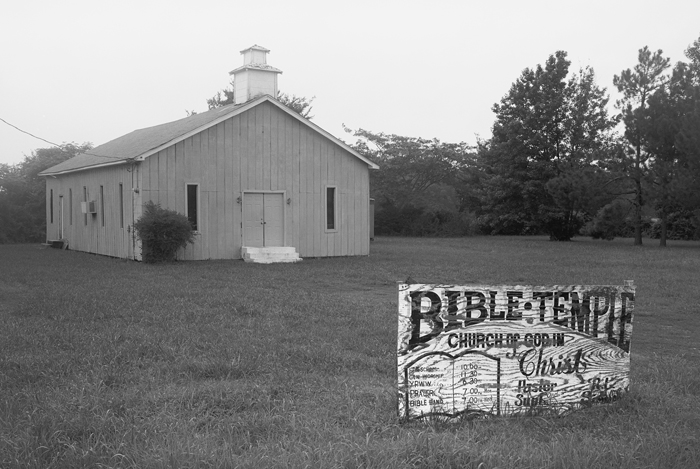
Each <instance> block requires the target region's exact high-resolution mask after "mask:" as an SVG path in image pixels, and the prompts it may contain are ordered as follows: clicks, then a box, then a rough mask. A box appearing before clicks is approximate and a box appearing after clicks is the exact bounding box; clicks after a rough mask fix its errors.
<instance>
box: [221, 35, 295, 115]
mask: <svg viewBox="0 0 700 469" xmlns="http://www.w3.org/2000/svg"><path fill="white" fill-rule="evenodd" d="M268 52H270V50H269V49H265V48H264V47H261V46H259V45H257V44H256V45H254V46H251V47H249V48H247V49H245V50H242V51H241V54H242V55H243V66H242V67H238V68H237V69H235V70H232V71H230V72H229V75H233V93H234V97H235V101H234V102H235V103H236V104H243V103H245V102H247V101H249V100H251V99H253V98H255V97H257V96H260V95H263V94H267V95H270V96H272V97H273V98H277V75H278V74H279V73H282V70H280V69H278V68H275V67H272V66H270V65H268V64H267V53H268Z"/></svg>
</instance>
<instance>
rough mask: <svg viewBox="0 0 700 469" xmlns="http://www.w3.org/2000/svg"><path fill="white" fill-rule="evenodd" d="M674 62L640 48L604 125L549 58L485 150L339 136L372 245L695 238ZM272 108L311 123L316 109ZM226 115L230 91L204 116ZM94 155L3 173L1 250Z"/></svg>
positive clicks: (691, 134)
mask: <svg viewBox="0 0 700 469" xmlns="http://www.w3.org/2000/svg"><path fill="white" fill-rule="evenodd" d="M685 58H686V60H685V61H679V62H677V63H676V64H675V65H674V66H673V67H672V66H671V61H670V59H669V58H667V57H664V56H663V52H662V51H661V50H657V51H655V52H654V51H651V50H650V49H649V48H648V47H644V48H642V49H640V50H639V54H638V57H637V63H636V64H635V65H634V67H632V68H628V69H625V70H622V71H621V72H620V74H619V75H615V76H614V77H613V85H614V86H615V87H616V88H617V90H618V91H619V92H620V94H621V98H620V99H619V100H618V101H617V102H616V103H615V106H614V107H615V109H616V111H617V112H616V113H614V114H612V115H611V114H610V113H609V112H608V103H609V100H610V97H609V95H608V93H607V90H606V89H605V88H601V87H600V86H599V85H598V84H597V83H596V76H595V73H594V71H593V69H592V68H589V67H586V68H582V69H580V70H578V71H575V72H573V73H570V66H571V62H570V61H569V60H568V57H567V53H566V52H564V51H557V52H556V53H554V54H552V55H551V56H549V57H548V58H547V60H546V61H545V62H544V64H540V65H537V66H536V67H534V68H526V69H525V70H523V71H522V73H521V74H520V76H519V77H518V78H517V79H516V80H515V81H514V82H513V84H512V85H511V87H510V89H509V90H508V92H507V93H506V94H505V95H504V97H503V98H502V99H501V100H500V102H498V103H496V104H494V106H493V108H492V110H493V112H494V114H495V122H494V124H493V126H492V136H491V138H490V139H488V140H480V141H479V142H477V145H476V146H474V147H472V146H469V145H467V144H465V143H446V142H441V141H439V140H437V139H423V138H416V137H406V136H400V135H393V134H385V133H382V132H372V131H369V130H364V129H358V130H354V131H353V130H350V129H346V131H347V132H349V133H351V134H353V135H354V136H355V137H356V138H357V141H356V143H354V144H353V145H352V146H353V147H354V148H355V149H356V150H357V151H359V152H360V153H362V154H363V155H365V156H367V157H368V158H370V159H371V160H373V161H375V162H376V163H377V164H379V166H380V169H379V170H377V171H372V172H371V173H370V175H371V176H370V177H371V184H370V187H371V197H373V198H374V199H375V207H376V212H375V213H376V216H375V231H376V233H377V234H380V235H382V234H384V235H406V236H463V235H469V234H477V233H478V234H487V235H496V234H501V235H525V234H546V235H549V237H550V239H552V240H559V241H566V240H570V239H572V238H573V237H574V236H576V235H589V236H593V237H595V238H603V239H612V238H614V237H616V236H630V237H634V240H635V241H634V242H635V244H642V237H643V236H650V237H655V238H659V239H660V244H661V245H665V244H666V240H667V239H669V238H671V239H674V238H675V239H698V238H700V38H699V39H698V40H696V41H695V42H693V43H692V44H691V45H690V46H689V47H688V48H687V49H686V51H685ZM278 99H279V100H280V101H281V102H282V103H283V104H285V105H287V106H288V107H290V108H291V109H292V110H294V111H295V112H298V113H299V114H300V115H302V116H303V117H305V118H307V119H311V118H312V116H310V111H311V103H312V102H313V98H312V99H310V100H309V99H306V98H302V97H297V96H294V95H292V96H289V95H285V94H280V95H279V96H278ZM232 102H233V87H232V86H231V87H229V88H227V89H224V90H221V91H220V92H218V93H217V94H216V95H215V96H213V97H212V98H210V99H208V100H207V105H208V107H209V109H212V108H216V107H221V106H225V105H227V104H230V103H232ZM188 114H192V112H188ZM91 148H92V146H91V145H90V144H89V143H85V144H82V145H77V144H74V143H71V144H64V145H62V146H61V147H59V148H40V149H37V150H35V151H33V152H32V154H31V155H29V156H26V157H25V159H24V161H22V162H20V163H18V164H15V165H8V164H0V243H16V242H37V241H42V240H43V239H44V237H45V233H46V216H45V214H46V211H45V210H46V209H45V204H46V197H45V182H44V181H43V179H41V178H38V177H37V174H38V173H39V172H41V171H43V170H44V169H46V168H48V167H50V166H53V165H55V164H58V163H60V162H61V161H64V160H66V159H68V158H70V157H72V156H75V155H76V154H79V153H83V152H85V151H88V150H90V149H91Z"/></svg>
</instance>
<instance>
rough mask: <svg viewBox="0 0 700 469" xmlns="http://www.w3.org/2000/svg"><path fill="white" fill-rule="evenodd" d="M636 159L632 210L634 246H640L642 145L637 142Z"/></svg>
mask: <svg viewBox="0 0 700 469" xmlns="http://www.w3.org/2000/svg"><path fill="white" fill-rule="evenodd" d="M636 156H637V157H636V158H635V161H634V166H635V168H634V169H635V175H634V184H635V192H636V194H635V201H634V202H635V203H634V205H635V210H634V245H635V246H641V245H642V202H643V200H642V168H641V166H642V145H641V143H640V142H639V139H638V140H637V155H636Z"/></svg>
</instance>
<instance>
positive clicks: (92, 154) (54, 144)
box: [0, 117, 125, 160]
mask: <svg viewBox="0 0 700 469" xmlns="http://www.w3.org/2000/svg"><path fill="white" fill-rule="evenodd" d="M0 121H3V122H4V123H5V124H7V125H9V126H10V127H12V128H14V129H17V130H19V131H20V132H22V133H24V134H27V135H30V136H32V137H34V138H36V139H38V140H41V141H43V142H46V143H48V144H50V145H53V146H55V147H58V148H59V149H60V150H61V151H64V152H66V153H70V152H69V151H67V150H65V148H64V147H65V146H66V145H59V144H58V143H53V142H50V141H48V140H46V139H45V138H41V137H37V136H36V135H34V134H33V133H30V132H27V131H26V130H22V129H20V128H19V127H17V126H16V125H14V124H10V123H9V122H7V121H6V120H5V119H3V118H2V117H0ZM81 154H82V155H90V156H97V157H100V158H112V159H115V160H123V159H125V158H122V157H119V156H107V155H98V154H96V153H90V152H87V151H85V152H83V153H81Z"/></svg>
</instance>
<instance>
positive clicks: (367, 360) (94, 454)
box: [0, 237, 700, 469]
mask: <svg viewBox="0 0 700 469" xmlns="http://www.w3.org/2000/svg"><path fill="white" fill-rule="evenodd" d="M645 243H646V244H645V246H643V247H634V246H632V245H631V244H632V243H631V241H630V240H615V241H613V242H605V241H593V240H589V239H583V238H581V239H577V240H576V241H574V242H570V243H553V242H549V241H547V240H546V239H545V238H541V237H521V238H505V237H475V238H461V239H404V238H380V239H378V240H377V241H375V242H373V243H372V245H371V250H372V254H371V255H370V256H369V257H360V258H339V259H305V260H304V261H302V262H300V263H298V264H291V265H250V264H245V263H243V262H241V261H202V262H178V263H173V264H167V265H146V264H142V263H137V262H132V261H123V260H117V259H111V258H107V257H100V256H94V255H89V254H84V253H79V252H71V251H61V250H54V249H41V248H40V247H39V246H38V245H0V467H2V468H3V469H5V468H27V467H29V468H50V467H57V468H58V467H90V468H94V467H103V468H104V467H124V468H176V467H183V468H184V467H192V468H195V467H196V468H210V467H211V468H214V467H231V468H233V467H241V468H265V467H293V468H297V467H319V468H334V467H343V468H356V467H367V468H369V467H372V468H406V467H412V468H423V467H424V468H443V467H444V468H447V467H450V468H475V469H476V468H483V469H486V468H613V467H614V468H617V467H622V468H647V467H649V468H651V467H659V468H673V467H676V468H698V467H700V300H699V298H700V297H699V295H698V293H699V291H700V243H697V242H673V241H672V242H670V243H669V244H670V246H669V247H668V248H666V249H661V248H658V247H657V246H656V244H657V241H653V240H645ZM408 277H410V278H411V279H413V280H414V281H416V282H420V283H458V284H467V283H488V284H527V285H529V284H533V285H547V284H623V283H624V281H625V280H634V282H635V285H636V286H637V297H636V310H635V317H634V332H633V336H632V385H631V390H630V392H629V393H628V394H627V395H626V396H625V397H624V399H622V400H621V401H618V402H615V403H613V404H609V405H603V406H596V407H593V408H590V409H585V410H582V411H579V412H577V413H574V414H571V415H569V416H566V417H560V418H555V417H520V418H493V419H489V420H472V421H467V420H465V421H460V422H456V423H444V422H437V421H432V422H410V423H406V422H401V421H399V419H398V418H397V415H396V405H397V402H396V400H397V392H396V328H397V300H396V299H397V287H396V282H397V281H401V280H406V279H407V278H408Z"/></svg>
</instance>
